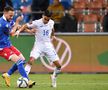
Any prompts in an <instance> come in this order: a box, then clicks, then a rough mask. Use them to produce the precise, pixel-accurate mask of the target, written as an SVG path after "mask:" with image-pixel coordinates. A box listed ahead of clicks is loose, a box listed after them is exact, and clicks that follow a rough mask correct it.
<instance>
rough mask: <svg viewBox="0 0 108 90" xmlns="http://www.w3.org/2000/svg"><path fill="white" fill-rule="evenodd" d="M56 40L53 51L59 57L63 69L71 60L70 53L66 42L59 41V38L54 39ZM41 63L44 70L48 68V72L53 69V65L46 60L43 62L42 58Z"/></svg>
mask: <svg viewBox="0 0 108 90" xmlns="http://www.w3.org/2000/svg"><path fill="white" fill-rule="evenodd" d="M56 40H57V41H56V43H55V44H54V46H55V50H56V52H57V53H58V55H59V57H60V63H61V65H62V68H64V67H66V66H67V65H68V64H69V62H70V60H71V58H72V52H71V49H70V46H69V44H68V43H67V42H66V41H64V40H63V39H60V38H56ZM46 59H47V58H46ZM41 62H42V63H43V65H44V66H45V67H46V68H48V69H50V70H54V68H55V67H54V65H52V64H51V63H50V61H49V60H48V59H47V60H44V58H43V57H41Z"/></svg>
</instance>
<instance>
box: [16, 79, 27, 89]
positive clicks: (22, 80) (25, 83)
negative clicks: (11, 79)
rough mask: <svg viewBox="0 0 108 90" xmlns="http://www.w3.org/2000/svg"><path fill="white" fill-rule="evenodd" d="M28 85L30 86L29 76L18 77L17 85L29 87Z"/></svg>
mask: <svg viewBox="0 0 108 90" xmlns="http://www.w3.org/2000/svg"><path fill="white" fill-rule="evenodd" d="M27 86H28V79H27V78H23V77H20V78H18V80H17V87H18V88H27Z"/></svg>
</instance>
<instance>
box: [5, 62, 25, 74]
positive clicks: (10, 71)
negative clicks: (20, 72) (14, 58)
mask: <svg viewBox="0 0 108 90" xmlns="http://www.w3.org/2000/svg"><path fill="white" fill-rule="evenodd" d="M23 64H25V61H24V62H23ZM17 69H18V68H17V64H16V63H15V64H14V65H13V66H12V67H11V68H10V69H9V71H8V72H7V73H8V75H12V74H13V73H14V72H15V71H16V70H17Z"/></svg>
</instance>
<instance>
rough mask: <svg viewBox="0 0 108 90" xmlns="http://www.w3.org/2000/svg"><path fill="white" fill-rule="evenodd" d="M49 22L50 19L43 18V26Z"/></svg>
mask: <svg viewBox="0 0 108 90" xmlns="http://www.w3.org/2000/svg"><path fill="white" fill-rule="evenodd" d="M49 20H50V17H47V16H43V23H44V24H47V23H48V22H49Z"/></svg>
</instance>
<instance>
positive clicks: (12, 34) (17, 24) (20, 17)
mask: <svg viewBox="0 0 108 90" xmlns="http://www.w3.org/2000/svg"><path fill="white" fill-rule="evenodd" d="M22 19H23V17H22V16H19V17H18V18H17V19H16V22H15V25H14V26H13V28H12V30H11V32H10V35H11V36H15V32H16V31H17V29H19V28H20V27H21V26H20V25H19V22H20V21H21V20H22Z"/></svg>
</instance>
